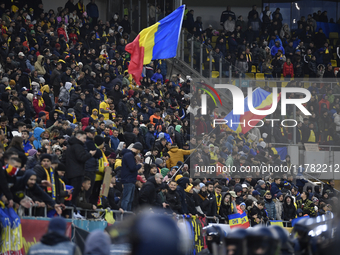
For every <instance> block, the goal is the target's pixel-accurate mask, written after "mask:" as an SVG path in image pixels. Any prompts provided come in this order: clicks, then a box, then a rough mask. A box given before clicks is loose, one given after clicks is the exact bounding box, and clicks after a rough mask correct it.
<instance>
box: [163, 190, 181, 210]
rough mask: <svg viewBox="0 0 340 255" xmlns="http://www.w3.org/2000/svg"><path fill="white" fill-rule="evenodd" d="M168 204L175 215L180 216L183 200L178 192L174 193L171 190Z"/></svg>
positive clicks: (167, 197) (167, 195) (167, 200)
mask: <svg viewBox="0 0 340 255" xmlns="http://www.w3.org/2000/svg"><path fill="white" fill-rule="evenodd" d="M166 202H167V204H168V205H169V207H170V208H171V210H173V211H174V212H175V213H177V214H180V212H181V209H182V205H181V198H180V196H179V194H178V193H177V191H176V190H174V191H172V190H170V189H169V191H168V193H167V194H166Z"/></svg>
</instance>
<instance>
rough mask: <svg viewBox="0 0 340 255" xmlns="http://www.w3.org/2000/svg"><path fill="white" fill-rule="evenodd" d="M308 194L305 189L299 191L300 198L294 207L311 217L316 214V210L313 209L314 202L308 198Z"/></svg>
mask: <svg viewBox="0 0 340 255" xmlns="http://www.w3.org/2000/svg"><path fill="white" fill-rule="evenodd" d="M308 197H309V194H308V192H307V191H303V192H302V193H301V199H300V200H298V201H297V202H296V208H297V210H298V209H301V210H302V212H303V215H306V214H307V215H309V216H311V217H315V216H316V212H315V210H314V204H313V202H312V201H310V200H309V199H308Z"/></svg>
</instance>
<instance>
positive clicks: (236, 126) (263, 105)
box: [224, 88, 281, 134]
mask: <svg viewBox="0 0 340 255" xmlns="http://www.w3.org/2000/svg"><path fill="white" fill-rule="evenodd" d="M252 96H253V107H254V108H255V109H256V110H269V109H270V108H271V107H272V104H273V93H270V92H268V91H266V90H264V89H261V88H257V89H255V90H254V91H253V94H252ZM280 97H281V93H280V94H278V96H277V99H276V100H277V102H279V101H280ZM265 117H266V116H265V115H255V114H253V113H252V112H250V110H249V107H248V97H246V98H245V99H244V114H243V115H234V114H233V111H231V112H230V113H229V114H228V115H227V116H226V117H225V118H224V119H225V120H227V121H228V123H227V125H228V127H229V128H230V129H231V130H233V131H235V132H236V133H241V132H242V133H243V134H245V133H247V132H248V131H249V130H250V129H252V128H253V127H252V126H256V125H257V123H258V122H259V121H257V122H256V121H251V122H250V123H249V124H250V125H251V126H249V125H248V121H250V120H253V119H255V120H262V119H263V118H265Z"/></svg>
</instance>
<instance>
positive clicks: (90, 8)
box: [86, 3, 99, 18]
mask: <svg viewBox="0 0 340 255" xmlns="http://www.w3.org/2000/svg"><path fill="white" fill-rule="evenodd" d="M86 11H87V15H88V16H89V17H91V18H98V17H99V11H98V6H97V5H96V4H95V3H89V4H88V5H86Z"/></svg>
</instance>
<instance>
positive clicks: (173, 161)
mask: <svg viewBox="0 0 340 255" xmlns="http://www.w3.org/2000/svg"><path fill="white" fill-rule="evenodd" d="M191 152H193V150H182V149H179V148H178V147H172V148H171V149H170V151H169V152H168V153H169V155H170V158H169V159H168V160H167V161H166V167H167V168H169V169H171V168H172V167H174V166H176V165H177V162H178V161H182V162H183V161H184V156H185V155H190V153H191Z"/></svg>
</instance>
